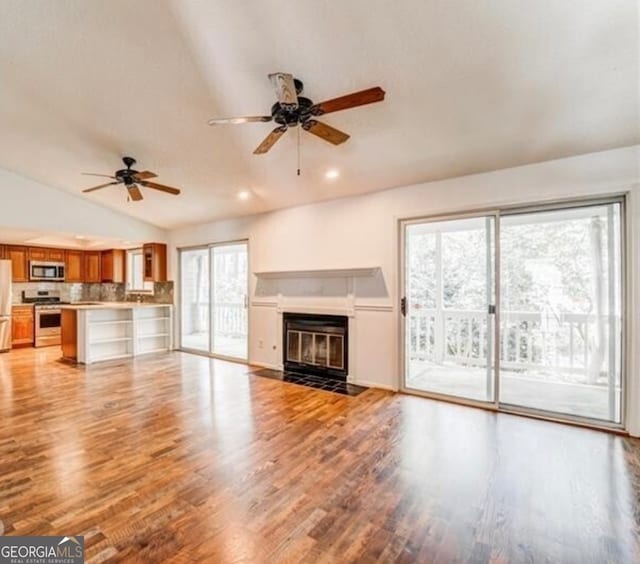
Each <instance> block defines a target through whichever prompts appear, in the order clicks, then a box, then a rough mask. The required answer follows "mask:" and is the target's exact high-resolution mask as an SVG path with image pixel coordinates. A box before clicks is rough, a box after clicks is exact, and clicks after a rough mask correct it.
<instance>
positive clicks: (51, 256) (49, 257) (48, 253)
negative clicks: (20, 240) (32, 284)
mask: <svg viewBox="0 0 640 564" xmlns="http://www.w3.org/2000/svg"><path fill="white" fill-rule="evenodd" d="M29 260H37V261H43V262H64V249H47V248H45V247H29Z"/></svg>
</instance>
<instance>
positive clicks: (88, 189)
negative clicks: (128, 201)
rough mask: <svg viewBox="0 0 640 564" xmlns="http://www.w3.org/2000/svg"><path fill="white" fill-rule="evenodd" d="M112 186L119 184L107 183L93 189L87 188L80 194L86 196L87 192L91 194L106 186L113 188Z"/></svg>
mask: <svg viewBox="0 0 640 564" xmlns="http://www.w3.org/2000/svg"><path fill="white" fill-rule="evenodd" d="M114 184H120V182H107V183H106V184H100V186H94V187H93V188H87V189H86V190H83V191H82V192H83V193H84V194H87V193H88V192H93V191H94V190H100V189H101V188H106V187H107V186H113V185H114Z"/></svg>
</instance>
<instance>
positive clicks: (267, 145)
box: [253, 125, 287, 155]
mask: <svg viewBox="0 0 640 564" xmlns="http://www.w3.org/2000/svg"><path fill="white" fill-rule="evenodd" d="M286 130H287V127H286V126H284V125H281V126H280V127H276V128H275V129H274V130H273V131H272V132H271V133H269V135H267V136H266V137H265V139H264V141H263V142H262V143H260V145H258V148H257V149H256V150H255V151H254V152H253V154H254V155H262V154H264V153H266V152H267V151H268V150H269V149H271V147H273V146H274V145H275V143H276V141H277V140H278V139H280V137H282V134H283V133H284V132H285V131H286Z"/></svg>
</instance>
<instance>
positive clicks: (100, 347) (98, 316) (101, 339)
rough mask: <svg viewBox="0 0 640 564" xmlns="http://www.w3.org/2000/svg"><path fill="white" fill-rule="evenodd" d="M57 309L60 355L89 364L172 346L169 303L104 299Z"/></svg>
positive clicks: (161, 349) (152, 351)
mask: <svg viewBox="0 0 640 564" xmlns="http://www.w3.org/2000/svg"><path fill="white" fill-rule="evenodd" d="M61 309H62V319H61V325H62V356H63V357H64V358H67V359H70V360H75V361H77V362H79V363H82V364H92V363H94V362H100V361H105V360H114V359H118V358H128V357H134V356H138V355H142V354H148V353H154V352H164V351H169V350H171V349H172V348H173V339H172V335H173V309H172V306H171V305H170V304H155V303H133V302H109V303H106V302H105V303H94V304H81V305H63V306H62V307H61Z"/></svg>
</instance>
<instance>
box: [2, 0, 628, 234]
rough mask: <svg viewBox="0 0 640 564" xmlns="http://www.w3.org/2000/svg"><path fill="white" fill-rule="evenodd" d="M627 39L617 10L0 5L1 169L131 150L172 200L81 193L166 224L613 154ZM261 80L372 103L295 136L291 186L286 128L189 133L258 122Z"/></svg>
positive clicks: (273, 0) (57, 179)
mask: <svg viewBox="0 0 640 564" xmlns="http://www.w3.org/2000/svg"><path fill="white" fill-rule="evenodd" d="M637 46H638V3H637V2H633V1H629V0H607V1H606V2H604V1H602V0H591V1H587V0H563V1H562V2H559V1H558V0H536V1H535V2H521V1H514V0H459V1H458V2H456V3H451V2H443V1H437V0H405V1H403V2H391V1H389V0H350V1H349V2H332V1H330V0H300V1H291V0H255V1H253V2H250V1H243V2H212V1H208V2H207V1H189V0H175V2H171V1H167V0H163V1H161V0H136V1H135V2H131V1H128V0H109V1H108V2H106V1H104V0H65V2H42V1H40V0H3V2H2V17H1V18H0V77H2V78H1V82H0V167H3V168H6V169H9V170H12V171H15V172H17V173H20V174H23V175H24V176H27V177H30V178H33V179H35V180H38V181H40V182H43V183H45V184H49V185H51V186H56V187H59V188H62V189H64V190H68V191H70V192H73V193H76V194H78V193H79V192H80V191H81V190H82V189H83V188H85V187H89V186H91V185H93V184H97V183H99V182H98V181H99V179H95V180H96V182H94V179H92V178H90V177H83V176H80V172H83V171H87V172H101V173H111V172H112V171H114V170H115V169H116V168H119V164H120V161H119V159H120V157H121V156H123V155H125V154H130V155H132V156H134V157H136V158H137V159H138V161H139V167H138V168H139V169H140V170H142V169H151V170H153V171H155V172H157V173H158V175H159V178H158V181H159V182H163V183H166V184H170V185H174V186H177V187H180V188H182V190H183V195H182V196H180V197H177V198H176V197H173V196H168V195H164V194H160V193H155V192H153V191H150V190H146V191H145V200H144V201H143V202H139V203H127V202H126V198H125V195H124V189H123V188H122V187H120V186H116V187H110V188H106V189H105V190H102V191H100V192H97V193H93V194H89V195H86V196H84V197H86V198H89V199H91V200H93V201H96V202H99V203H102V204H104V205H106V206H109V207H112V208H115V209H117V210H120V211H122V212H124V213H126V214H130V215H132V216H135V217H138V218H140V219H143V220H145V221H148V222H150V223H153V224H155V225H158V226H161V227H176V226H180V225H185V224H189V223H197V222H202V221H205V220H210V219H217V218H223V217H233V216H239V215H244V214H249V213H256V212H259V211H265V210H270V209H276V208H281V207H286V206H291V205H295V204H300V203H305V202H313V201H318V200H323V199H328V198H334V197H339V196H344V195H348V194H358V193H363V192H368V191H374V190H380V189H384V188H389V187H393V186H400V185H406V184H412V183H417V182H422V181H428V180H434V179H441V178H445V177H453V176H460V175H464V174H469V173H473V172H479V171H486V170H492V169H498V168H506V167H511V166H516V165H520V164H525V163H530V162H537V161H542V160H548V159H553V158H558V157H563V156H568V155H574V154H580V153H587V152H593V151H598V150H604V149H609V148H614V147H620V146H626V145H631V144H635V143H639V142H640V132H639V130H638V119H639V104H640V102H639V96H638V82H639V76H638V72H639V71H638V67H639V61H638V58H639V57H638V49H637ZM274 71H285V72H291V73H293V74H294V75H295V76H297V77H299V78H301V79H302V80H303V81H304V82H305V94H306V95H308V96H309V97H311V98H312V99H313V100H315V101H321V100H324V99H328V98H332V97H334V96H337V95H341V94H345V93H348V92H352V91H354V90H360V89H363V88H368V87H370V86H375V85H380V86H381V87H382V88H383V89H384V90H386V92H387V99H386V100H385V101H384V102H382V103H379V104H374V105H371V106H365V107H361V108H356V109H352V110H348V111H344V112H339V113H335V114H330V115H327V116H326V117H325V118H323V119H324V120H325V121H326V122H327V123H329V124H331V125H333V126H336V127H338V128H340V129H342V130H344V131H346V132H347V133H350V134H351V135H352V138H351V139H350V140H349V141H348V142H347V143H345V144H344V145H341V146H338V147H334V146H332V145H329V144H326V143H324V142H323V141H321V140H320V139H317V138H316V137H314V136H311V135H309V134H307V133H304V132H303V135H302V176H300V177H297V176H296V166H297V165H296V153H295V147H296V143H295V142H296V131H289V132H288V133H287V135H286V136H284V137H283V138H282V139H281V140H280V141H279V142H278V144H276V146H275V147H274V148H273V149H272V150H271V152H270V153H268V154H266V155H261V156H254V155H252V151H253V149H254V148H255V147H256V146H257V145H258V144H259V143H260V141H261V140H262V139H263V138H264V137H265V136H266V135H267V133H268V132H269V131H270V130H271V128H272V127H273V126H272V124H247V125H237V126H223V127H218V128H212V127H209V126H207V124H206V122H207V120H208V119H209V118H211V117H214V116H227V115H244V114H262V113H268V111H269V108H270V107H271V104H272V103H273V102H274V94H273V92H272V90H271V86H270V84H269V81H268V79H267V76H266V75H267V74H268V73H270V72H274ZM329 168H337V169H339V170H340V171H341V176H340V178H339V179H337V180H334V181H328V180H326V179H325V178H324V172H325V171H326V170H327V169H329ZM245 189H249V190H251V191H252V193H253V197H252V198H251V199H250V200H248V201H246V202H243V201H239V200H238V199H237V197H236V195H237V193H238V192H239V191H240V190H245ZM3 196H4V195H3Z"/></svg>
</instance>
